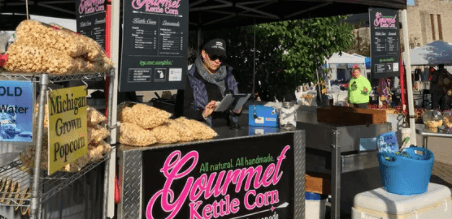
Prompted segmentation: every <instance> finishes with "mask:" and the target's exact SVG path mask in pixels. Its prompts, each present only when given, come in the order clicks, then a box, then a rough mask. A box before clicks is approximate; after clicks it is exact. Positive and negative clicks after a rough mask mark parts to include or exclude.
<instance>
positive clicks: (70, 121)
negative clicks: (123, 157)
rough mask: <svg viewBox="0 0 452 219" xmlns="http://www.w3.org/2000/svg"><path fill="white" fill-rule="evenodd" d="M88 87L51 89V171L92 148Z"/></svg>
mask: <svg viewBox="0 0 452 219" xmlns="http://www.w3.org/2000/svg"><path fill="white" fill-rule="evenodd" d="M85 89H86V87H85V86H79V87H71V88H64V89H57V90H53V91H52V92H50V95H49V97H48V107H49V147H48V148H49V149H48V154H49V175H51V174H53V173H55V172H56V171H58V170H59V169H61V168H62V167H64V166H66V165H67V164H70V163H72V162H74V161H75V160H77V159H78V158H80V157H82V156H84V155H86V153H87V152H88V143H89V142H88V136H87V135H88V134H87V121H86V120H87V119H86V90H85Z"/></svg>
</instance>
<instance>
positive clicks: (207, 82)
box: [183, 39, 239, 127]
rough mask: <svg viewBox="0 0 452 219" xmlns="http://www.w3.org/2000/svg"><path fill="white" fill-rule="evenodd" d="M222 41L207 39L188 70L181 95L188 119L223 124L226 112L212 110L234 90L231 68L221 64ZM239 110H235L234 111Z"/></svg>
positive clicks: (223, 42)
mask: <svg viewBox="0 0 452 219" xmlns="http://www.w3.org/2000/svg"><path fill="white" fill-rule="evenodd" d="M226 58H227V56H226V43H225V41H224V40H222V39H213V40H210V41H209V42H207V43H206V44H205V45H204V46H203V47H202V51H201V55H200V56H198V57H197V58H196V60H195V64H193V66H192V68H191V69H189V71H188V77H187V78H188V80H187V85H186V88H185V94H184V113H183V115H184V116H185V117H187V118H190V119H195V120H198V121H204V122H205V123H207V124H208V125H209V126H216V127H218V126H226V125H228V124H229V114H228V113H226V112H225V113H219V112H214V110H215V108H216V102H217V101H221V100H222V99H223V97H224V96H225V95H226V94H228V93H234V94H237V93H238V89H237V82H236V80H235V78H234V76H233V75H232V67H230V66H227V65H224V60H225V59H226ZM236 113H239V112H236Z"/></svg>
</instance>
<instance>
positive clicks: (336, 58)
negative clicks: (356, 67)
mask: <svg viewBox="0 0 452 219" xmlns="http://www.w3.org/2000/svg"><path fill="white" fill-rule="evenodd" d="M328 63H330V64H348V63H352V64H365V63H366V59H365V57H364V56H362V57H359V56H356V55H351V54H348V53H345V52H342V55H339V53H334V54H333V55H332V56H331V58H329V59H328Z"/></svg>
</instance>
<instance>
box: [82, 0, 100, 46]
mask: <svg viewBox="0 0 452 219" xmlns="http://www.w3.org/2000/svg"><path fill="white" fill-rule="evenodd" d="M76 2H77V32H78V33H80V34H83V35H85V36H88V37H90V38H91V39H93V40H95V41H96V42H97V43H99V45H101V46H102V48H103V49H105V28H106V14H107V8H106V3H105V2H106V1H105V0H95V1H92V0H77V1H76Z"/></svg>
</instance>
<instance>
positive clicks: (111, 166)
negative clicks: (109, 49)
mask: <svg viewBox="0 0 452 219" xmlns="http://www.w3.org/2000/svg"><path fill="white" fill-rule="evenodd" d="M115 79H116V78H115V69H112V70H111V71H110V85H109V89H108V106H107V112H108V115H107V116H108V122H107V123H108V124H107V126H108V127H107V128H108V131H109V132H110V133H111V132H112V131H113V130H115V128H116V127H115V126H114V121H113V117H114V116H115V115H114V114H113V113H112V112H113V98H114V97H115V95H114V91H115V88H114V82H115ZM108 143H109V144H110V145H112V146H113V145H114V144H115V143H116V141H115V140H114V139H112V138H111V137H110V138H109V139H108ZM112 150H116V149H112ZM112 152H113V151H112ZM115 159H116V154H115V153H111V154H110V157H109V159H108V160H106V162H105V176H104V206H103V207H104V211H103V212H104V213H103V218H104V219H105V218H108V201H109V199H112V198H114V190H113V191H111V190H110V189H109V187H111V183H113V184H114V183H115V182H114V181H111V178H112V176H111V175H113V177H114V176H115V172H116V162H115V161H116V160H115Z"/></svg>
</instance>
